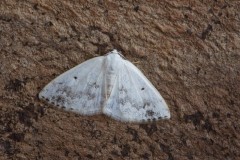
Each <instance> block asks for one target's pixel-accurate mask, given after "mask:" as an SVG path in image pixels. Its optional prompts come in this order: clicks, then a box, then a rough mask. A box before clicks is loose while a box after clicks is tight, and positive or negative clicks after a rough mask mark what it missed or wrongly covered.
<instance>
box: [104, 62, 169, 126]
mask: <svg viewBox="0 0 240 160" xmlns="http://www.w3.org/2000/svg"><path fill="white" fill-rule="evenodd" d="M103 112H104V113H105V114H107V115H109V116H111V117H113V118H114V119H117V120H120V121H125V122H144V121H152V120H158V119H166V118H170V112H169V109H168V107H167V104H166V103H165V101H164V99H163V98H162V96H161V95H160V93H159V92H158V91H157V89H156V88H155V87H154V86H153V85H152V84H151V82H150V81H149V80H148V79H147V78H146V77H145V76H144V75H143V73H142V72H141V71H140V70H139V69H138V68H137V67H135V66H134V65H133V64H132V63H131V62H129V61H127V60H123V62H122V65H121V66H120V67H119V72H118V73H117V79H116V81H115V84H114V86H113V90H112V93H111V95H110V97H109V99H108V101H107V102H106V106H105V107H104V108H103Z"/></svg>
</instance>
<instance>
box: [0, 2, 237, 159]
mask: <svg viewBox="0 0 240 160" xmlns="http://www.w3.org/2000/svg"><path fill="white" fill-rule="evenodd" d="M239 8H240V2H239V1H237V0H232V1H224V0H202V1H199V0H191V1H189V0H173V1H168V0H162V1H151V0H150V1H131V0H130V1H121V2H120V1H101V0H99V1H90V0H89V1H79V0H72V1H67V0H62V1H58V0H51V1H48V0H38V1H37V0H25V1H18V0H1V1H0V159H44V160H45V159H49V160H55V159H56V160H59V159H109V160H111V159H163V160H165V159H168V160H180V159H181V160H188V159H189V160H205V159H206V160H213V159H229V160H234V159H240V134H239V132H240V120H239V117H240V108H239V106H240V12H239ZM113 48H116V49H118V50H120V51H122V54H123V55H124V56H125V57H126V58H127V59H129V60H130V61H132V62H135V65H136V66H137V67H138V68H140V69H141V70H142V71H143V73H144V74H145V75H146V76H147V77H148V79H149V80H150V81H151V82H152V83H153V84H154V85H155V87H156V88H157V89H158V90H159V91H160V93H161V94H162V96H163V97H164V99H165V100H166V102H167V103H168V106H169V108H170V111H171V115H172V118H171V119H170V120H162V121H157V122H154V123H149V124H129V123H122V122H118V121H115V120H113V119H111V118H109V117H106V116H103V115H97V116H91V117H86V116H81V115H78V114H75V113H71V112H66V111H64V110H61V109H57V108H55V107H53V106H50V105H47V104H46V103H44V102H43V101H40V100H39V99H38V98H37V95H38V93H39V92H40V91H41V89H42V88H43V87H44V86H45V85H46V84H47V83H49V82H50V81H51V80H52V79H53V78H55V77H56V76H58V75H60V74H61V73H63V72H64V71H66V70H68V69H70V68H72V67H74V66H76V65H77V64H79V63H81V62H83V61H85V60H88V59H89V58H92V57H95V56H100V55H103V54H105V53H107V52H108V51H110V50H112V49H113Z"/></svg>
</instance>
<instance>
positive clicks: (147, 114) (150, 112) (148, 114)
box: [146, 110, 155, 117]
mask: <svg viewBox="0 0 240 160" xmlns="http://www.w3.org/2000/svg"><path fill="white" fill-rule="evenodd" d="M154 114H155V112H153V111H152V110H147V111H146V116H150V117H152V116H153V115H154Z"/></svg>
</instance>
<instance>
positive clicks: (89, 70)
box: [39, 56, 104, 115]
mask: <svg viewBox="0 0 240 160" xmlns="http://www.w3.org/2000/svg"><path fill="white" fill-rule="evenodd" d="M103 64H104V56H102V57H96V58H92V59H90V60H88V61H85V62H83V63H81V64H79V65H77V66H76V67H74V68H72V69H70V70H68V71H66V72H65V73H63V74H61V75H60V76H58V77H57V78H55V79H54V80H53V81H51V82H50V83H49V84H48V85H46V86H45V87H44V88H43V90H42V91H41V92H40V93H39V98H40V99H45V100H47V101H48V102H49V103H51V104H53V105H55V106H58V107H63V108H65V109H67V110H72V111H75V112H78V113H80V114H84V115H93V114H95V113H99V112H101V110H102V103H103V102H102V101H103V93H102V86H103V84H104V77H103V76H104V68H103Z"/></svg>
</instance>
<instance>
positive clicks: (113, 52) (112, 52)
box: [106, 49, 126, 59]
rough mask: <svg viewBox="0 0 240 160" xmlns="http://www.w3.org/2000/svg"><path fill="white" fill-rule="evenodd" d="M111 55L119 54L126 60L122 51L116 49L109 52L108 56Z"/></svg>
mask: <svg viewBox="0 0 240 160" xmlns="http://www.w3.org/2000/svg"><path fill="white" fill-rule="evenodd" d="M110 54H118V55H119V56H120V57H122V58H123V59H126V58H125V57H124V56H123V55H122V52H121V51H118V50H116V49H113V50H112V51H111V52H108V53H107V54H106V55H107V56H108V55H110Z"/></svg>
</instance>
